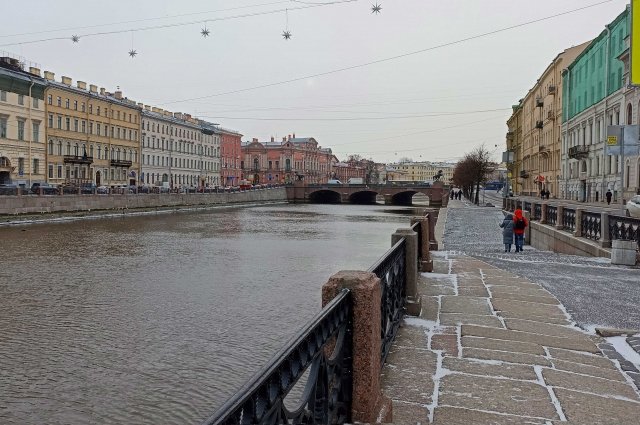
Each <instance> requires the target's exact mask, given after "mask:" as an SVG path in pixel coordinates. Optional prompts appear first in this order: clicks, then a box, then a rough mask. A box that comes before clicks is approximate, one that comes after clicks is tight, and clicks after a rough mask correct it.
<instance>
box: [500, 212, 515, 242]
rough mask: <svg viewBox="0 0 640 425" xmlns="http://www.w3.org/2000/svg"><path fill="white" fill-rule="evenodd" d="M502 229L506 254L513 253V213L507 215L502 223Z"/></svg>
mask: <svg viewBox="0 0 640 425" xmlns="http://www.w3.org/2000/svg"><path fill="white" fill-rule="evenodd" d="M500 227H502V243H503V244H504V252H511V245H513V215H512V214H511V213H505V215H504V220H503V221H502V223H500Z"/></svg>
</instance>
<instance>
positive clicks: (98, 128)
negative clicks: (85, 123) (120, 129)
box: [96, 123, 101, 136]
mask: <svg viewBox="0 0 640 425" xmlns="http://www.w3.org/2000/svg"><path fill="white" fill-rule="evenodd" d="M96 130H97V131H96V132H97V134H98V136H101V134H100V132H101V130H100V123H96Z"/></svg>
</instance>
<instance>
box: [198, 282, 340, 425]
mask: <svg viewBox="0 0 640 425" xmlns="http://www.w3.org/2000/svg"><path fill="white" fill-rule="evenodd" d="M352 316H353V304H352V300H351V293H350V291H349V290H348V289H344V290H342V291H341V292H340V294H338V296H336V297H335V298H334V299H333V300H332V301H331V302H330V303H329V304H327V305H326V306H325V308H324V309H323V310H322V311H321V312H320V313H318V314H317V315H316V316H315V317H314V318H313V320H312V321H311V322H310V323H309V324H308V325H307V326H306V327H305V328H304V329H303V330H301V331H300V332H299V333H298V334H297V335H296V336H295V337H294V338H293V339H291V340H290V341H289V343H288V344H287V345H286V347H285V348H284V349H282V350H281V351H280V352H279V353H278V354H276V356H274V357H273V359H272V360H271V362H270V363H269V364H268V365H266V366H265V367H264V368H262V369H261V370H260V371H259V372H258V373H256V374H255V375H254V377H253V378H252V379H251V380H250V381H249V382H248V383H247V384H246V385H245V386H244V387H243V388H242V389H241V390H240V391H239V392H238V393H237V394H236V395H235V396H234V397H232V398H231V399H229V400H228V401H227V402H226V403H225V404H224V405H223V406H222V407H221V408H220V409H219V410H218V412H217V413H216V414H214V415H213V416H211V417H210V418H209V419H207V420H206V421H205V422H204V423H205V424H207V425H209V424H224V425H237V424H243V425H244V424H247V425H248V424H283V423H300V424H342V423H345V422H350V420H351V397H352V381H353V379H352V369H353V368H352V352H351V350H352V335H353V319H352ZM329 350H330V351H331V354H330V355H328V352H329ZM309 367H310V372H309V376H308V378H307V382H306V385H305V389H304V392H303V395H302V399H301V400H300V403H299V404H298V406H297V407H296V408H294V409H293V410H289V409H288V408H287V407H285V405H284V399H285V397H286V396H287V394H288V393H289V392H290V391H291V389H292V388H293V387H294V386H295V384H296V382H297V381H298V380H299V379H300V378H301V377H302V376H303V374H304V373H305V371H306V370H307V368H309Z"/></svg>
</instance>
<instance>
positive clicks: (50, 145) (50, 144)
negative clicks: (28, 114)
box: [49, 140, 53, 155]
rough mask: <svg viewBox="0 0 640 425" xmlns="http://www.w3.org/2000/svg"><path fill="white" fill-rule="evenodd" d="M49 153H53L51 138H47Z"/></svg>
mask: <svg viewBox="0 0 640 425" xmlns="http://www.w3.org/2000/svg"><path fill="white" fill-rule="evenodd" d="M49 155H53V140H49Z"/></svg>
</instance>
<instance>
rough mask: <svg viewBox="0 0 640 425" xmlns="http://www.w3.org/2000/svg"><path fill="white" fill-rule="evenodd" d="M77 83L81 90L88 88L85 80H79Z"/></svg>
mask: <svg viewBox="0 0 640 425" xmlns="http://www.w3.org/2000/svg"><path fill="white" fill-rule="evenodd" d="M76 84H77V85H78V88H79V89H81V90H86V89H87V83H85V82H84V81H80V80H78V82H77V83H76Z"/></svg>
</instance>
